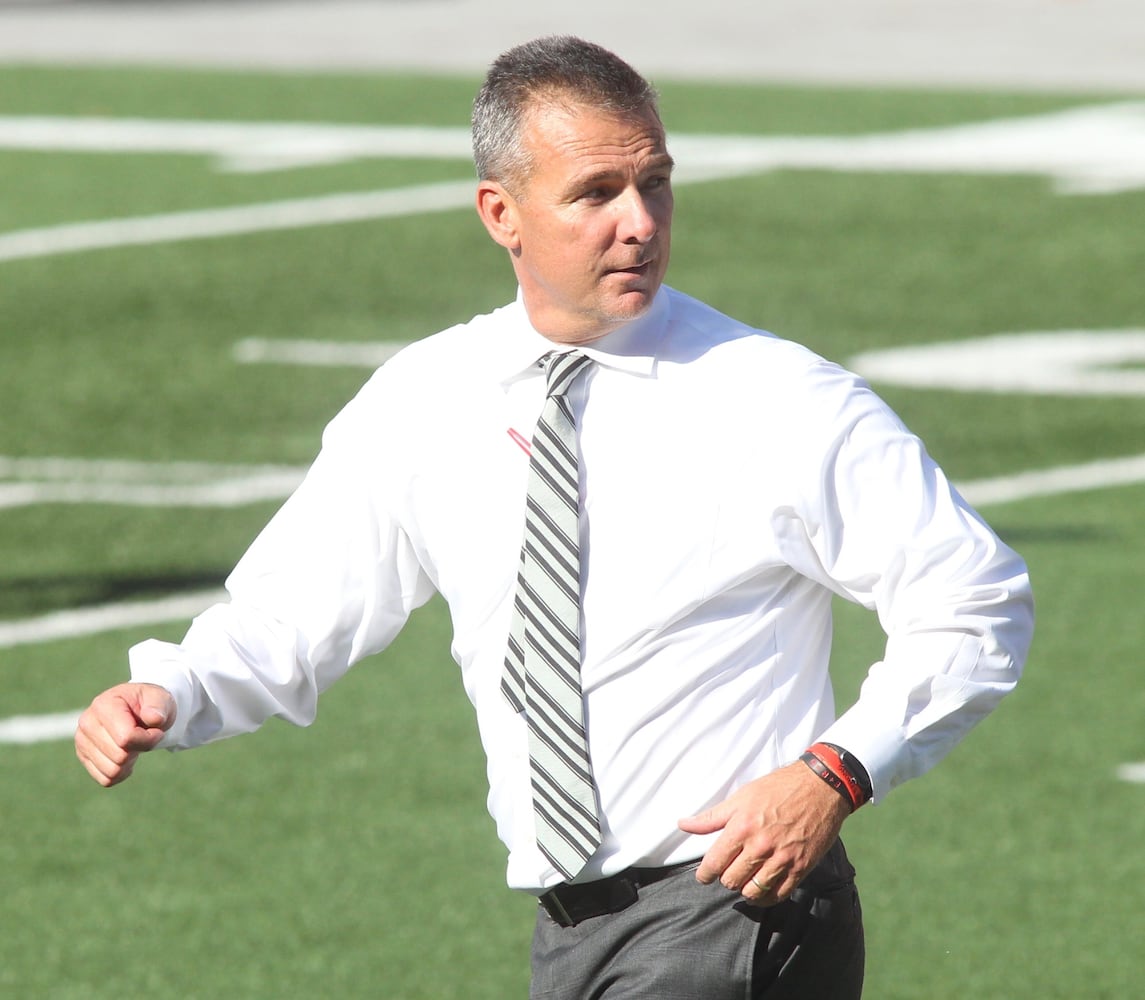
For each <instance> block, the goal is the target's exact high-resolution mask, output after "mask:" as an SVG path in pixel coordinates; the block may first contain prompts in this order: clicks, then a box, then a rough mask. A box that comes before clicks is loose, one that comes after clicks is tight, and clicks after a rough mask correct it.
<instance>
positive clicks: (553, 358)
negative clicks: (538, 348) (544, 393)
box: [541, 351, 592, 396]
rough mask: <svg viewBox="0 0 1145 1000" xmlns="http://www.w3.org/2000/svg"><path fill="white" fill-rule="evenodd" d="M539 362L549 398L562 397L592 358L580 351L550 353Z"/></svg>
mask: <svg viewBox="0 0 1145 1000" xmlns="http://www.w3.org/2000/svg"><path fill="white" fill-rule="evenodd" d="M541 361H542V363H543V364H544V366H545V379H546V381H547V383H548V395H550V396H563V395H564V394H565V393H566V392H568V390H569V387H570V386H571V385H572V384H573V382H574V381H576V377H577V376H578V375H579V374H580V373H581V372H582V371H584V370H585V368H587V367H588V366H589V365H590V364H592V358H590V357H588V355H586V354H581V353H580V351H551V352H550V353H548V354H546V355H545V356H544V357H543V358H542V359H541Z"/></svg>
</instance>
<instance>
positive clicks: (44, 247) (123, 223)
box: [0, 181, 475, 261]
mask: <svg viewBox="0 0 1145 1000" xmlns="http://www.w3.org/2000/svg"><path fill="white" fill-rule="evenodd" d="M474 190H475V188H474V185H473V184H472V183H471V182H469V181H465V182H458V181H447V182H443V183H440V184H422V185H417V186H415V187H405V188H391V189H388V190H384V191H366V192H361V193H351V194H327V195H321V196H319V197H316V198H298V199H293V200H289V201H272V202H265V203H263V204H258V205H240V206H238V207H235V208H213V209H204V210H202V211H197V212H172V213H168V214H164V215H145V216H137V217H135V218H127V219H107V220H104V221H101V222H77V223H71V224H65V225H59V226H48V227H46V228H44V229H24V230H18V231H15V232H8V233H3V234H0V261H6V260H28V259H31V258H35V257H51V256H53V255H55V254H61V253H76V252H78V251H81V250H104V249H111V248H114V247H126V246H152V245H156V244H160V243H177V242H182V241H185V240H203V239H213V238H217V237H220V236H244V235H249V234H252V233H264V232H269V231H271V230H285V229H303V228H307V227H311V226H333V225H340V224H343V223H348V222H366V221H371V220H374V219H394V218H401V217H403V216H409V215H422V214H426V213H430V212H448V211H452V210H454V209H459V208H465V207H467V206H470V205H472V204H473V199H474Z"/></svg>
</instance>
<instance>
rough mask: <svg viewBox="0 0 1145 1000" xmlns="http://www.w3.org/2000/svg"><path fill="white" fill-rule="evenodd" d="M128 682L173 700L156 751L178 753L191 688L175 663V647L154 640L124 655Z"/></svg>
mask: <svg viewBox="0 0 1145 1000" xmlns="http://www.w3.org/2000/svg"><path fill="white" fill-rule="evenodd" d="M127 659H128V663H129V664H130V666H131V679H132V680H133V681H135V682H136V683H139V684H157V685H159V687H161V688H165V689H166V690H167V691H168V692H169V693H170V694H171V697H172V698H174V699H175V721H174V722H173V723H172V725H171V728H170V729H168V730H167V732H165V733H164V734H163V739H161V740H160V741H159V743H158V746H159V747H162V748H163V749H166V750H175V749H179V748H181V747H183V746H185V745H186V744H185V743H184V737H185V736H186V734H187V727H188V726H189V725H190V722H191V718H192V716H193V715H194V709H195V684H194V682H193V681H192V679H191V677H190V675H189V674H188V673H187V671H186V670H185V669H184V668H183V665H182V663H181V662H180V659H179V647H178V646H175V645H173V644H171V643H169V642H160V641H159V640H158V639H148V640H147V641H146V642H141V643H139V644H137V645H135V646H132V647H131V649H129V650H128V653H127Z"/></svg>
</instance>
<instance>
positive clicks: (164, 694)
mask: <svg viewBox="0 0 1145 1000" xmlns="http://www.w3.org/2000/svg"><path fill="white" fill-rule="evenodd" d="M174 721H175V699H174V698H172V697H171V695H170V693H169V692H168V691H167V690H166V689H165V688H161V687H159V686H158V685H156V684H119V685H117V686H116V687H113V688H109V689H108V690H107V691H104V692H103V694H101V695H99V696H97V697H96V699H95V700H94V701H93V702H92V703H91V704H90V705H89V706H88V707H87V709H86V710H85V711H84V713H83V715H81V716H80V721H79V725H78V726H77V727H76V756H77V757H79V759H80V762H81V763H82V764H83V766H84V767H86V768H87V770H88V774H90V775H91V776H92V777H93V778H94V779H95V780H96V781H98V782H99V783H100V784H101V785H103V786H105V787H110V786H111V785H117V784H119V782H121V781H125V780H126V779H127V778H129V777H131V772H132V770H133V769H134V768H135V761H136V760H137V759H138V757H139V755H140V753H143V752H144V751H147V750H154V749H155V745H156V744H157V743H158V742H159V741H160V740H161V739H162V738H163V734H164V733H165V732H166V731H167V730H168V729H170V728H171V724H172V723H173V722H174Z"/></svg>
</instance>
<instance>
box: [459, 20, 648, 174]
mask: <svg viewBox="0 0 1145 1000" xmlns="http://www.w3.org/2000/svg"><path fill="white" fill-rule="evenodd" d="M544 102H551V103H554V104H560V103H566V104H580V105H586V106H588V107H591V108H594V109H596V110H598V111H603V112H607V113H609V114H615V115H620V116H626V115H639V114H645V113H647V112H649V111H651V112H652V113H653V114H655V115H656V116H657V117H659V110H658V106H657V103H658V95H657V93H656V90H655V88H654V87H653V86H652V85H651V84H650V83H649V82H648V81H647V80H646V79H644V77H642V76H641V75H640V74H639V73H637V72H636V70H634V69H633V68H632V67H631V66H629V65H628V63H626V62H625V61H624V60H623V59H621V58H620V57H619V56H617V55H615V54H614V53H612V52H609V51H608V49H605V48H602V47H601V46H599V45H596V44H594V43H593V42H586V41H584V40H582V39H580V38H574V37H572V36H570V35H550V36H548V37H545V38H538V39H535V40H534V41H531V42H525V43H524V44H523V45H518V46H516V47H515V48H512V49H509V50H508V51H507V52H505V53H503V54H502V55H500V56H499V57H498V58H497V59H496V60H495V61H494V63H493V65H492V66H490V68H489V73H488V74H487V75H486V77H485V82H484V83H483V84H482V86H481V89H480V90H479V91H478V93H477V97H476V99H475V100H474V102H473V121H472V127H473V161H474V164H475V166H476V167H477V177H478V178H479V179H480V180H492V181H497V182H498V183H502V184H505V185H506V186H510V185H511V184H514V183H520V182H521V181H523V180H524V179H525V178H526V177H527V176H528V174H529V170H530V167H531V164H530V162H529V157H528V154H527V152H526V150H525V148H524V145H523V142H522V138H523V136H522V133H523V131H524V124H525V118H526V116H527V114H528V112H529V111H530V110H531V109H533V108H534V107H536V106H538V105H539V104H542V103H544Z"/></svg>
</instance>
